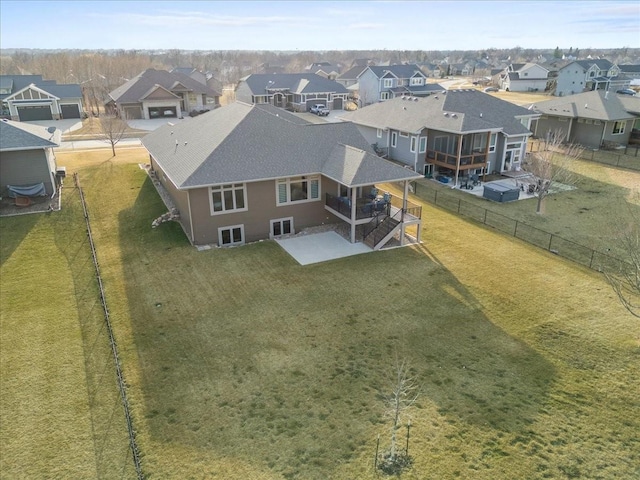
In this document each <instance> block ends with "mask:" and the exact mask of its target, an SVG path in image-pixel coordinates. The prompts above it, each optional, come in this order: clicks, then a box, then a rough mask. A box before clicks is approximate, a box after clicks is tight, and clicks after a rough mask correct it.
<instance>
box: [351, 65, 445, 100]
mask: <svg viewBox="0 0 640 480" xmlns="http://www.w3.org/2000/svg"><path fill="white" fill-rule="evenodd" d="M357 79H358V84H359V97H360V105H361V106H365V105H371V104H372V103H377V102H383V101H385V100H389V99H391V98H396V97H401V96H403V95H412V96H414V97H424V96H427V95H431V94H432V93H434V92H441V91H442V90H443V88H442V86H441V85H439V84H437V83H427V76H426V75H425V74H424V73H423V72H422V70H420V67H418V65H416V64H409V65H404V64H403V65H388V66H369V67H367V68H366V69H365V70H364V71H363V72H362V73H361V74H360V75H358V77H357Z"/></svg>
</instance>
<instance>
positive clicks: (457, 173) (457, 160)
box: [453, 134, 462, 188]
mask: <svg viewBox="0 0 640 480" xmlns="http://www.w3.org/2000/svg"><path fill="white" fill-rule="evenodd" d="M461 155H462V134H461V135H460V138H459V142H458V157H457V158H456V181H455V182H454V183H453V186H454V188H455V187H457V186H458V175H459V173H460V156H461Z"/></svg>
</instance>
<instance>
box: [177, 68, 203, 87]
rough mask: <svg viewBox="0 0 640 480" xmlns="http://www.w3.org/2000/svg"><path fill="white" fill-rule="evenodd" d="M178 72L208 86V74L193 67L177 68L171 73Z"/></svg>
mask: <svg viewBox="0 0 640 480" xmlns="http://www.w3.org/2000/svg"><path fill="white" fill-rule="evenodd" d="M173 72H178V73H182V74H183V75H186V76H187V77H190V78H193V79H194V80H195V81H196V82H199V83H201V84H203V85H207V76H206V74H204V73H202V72H201V71H199V70H198V69H197V68H193V67H177V68H174V69H173V70H171V72H170V73H173Z"/></svg>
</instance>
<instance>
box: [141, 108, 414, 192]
mask: <svg viewBox="0 0 640 480" xmlns="http://www.w3.org/2000/svg"><path fill="white" fill-rule="evenodd" d="M142 143H143V145H144V146H145V148H147V150H148V151H149V153H150V154H151V155H152V156H153V158H154V159H155V161H156V162H157V163H158V165H159V166H160V167H161V168H162V170H163V171H164V172H165V174H166V175H167V176H168V177H169V178H170V179H171V181H172V182H173V183H174V184H175V185H176V186H177V187H178V188H180V189H189V188H199V187H204V186H208V185H217V184H221V183H234V182H251V181H259V180H265V179H276V178H283V177H289V176H298V175H309V174H315V173H320V174H323V175H326V176H328V177H330V178H333V179H334V180H336V181H338V182H340V183H343V184H344V185H348V186H359V185H367V184H371V183H376V182H386V181H399V180H406V179H413V178H419V177H420V175H418V174H416V173H414V172H412V171H409V170H407V169H405V168H403V167H399V166H397V165H395V164H393V163H391V162H388V161H386V160H383V159H381V158H379V157H378V156H377V155H375V154H374V153H373V151H372V149H371V146H370V145H369V144H368V143H367V141H366V140H365V139H364V137H362V135H361V134H360V133H359V132H358V130H357V128H356V126H355V125H353V124H348V123H324V124H310V123H309V122H307V121H305V120H302V119H301V118H300V117H298V116H295V115H292V114H290V113H288V112H286V111H284V110H282V109H280V108H276V107H273V106H272V105H248V104H244V103H240V102H236V103H233V104H230V105H227V106H225V107H222V108H218V109H216V110H213V111H211V112H209V113H207V114H206V115H200V116H198V117H196V118H194V119H193V120H191V121H189V122H184V123H180V124H178V125H171V124H167V125H164V126H163V127H160V128H159V129H157V130H155V131H153V132H151V133H149V134H148V135H146V136H145V137H144V138H143V139H142Z"/></svg>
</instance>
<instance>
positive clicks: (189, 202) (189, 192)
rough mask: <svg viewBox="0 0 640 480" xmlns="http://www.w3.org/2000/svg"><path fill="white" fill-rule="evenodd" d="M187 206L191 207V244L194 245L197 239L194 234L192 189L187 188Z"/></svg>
mask: <svg viewBox="0 0 640 480" xmlns="http://www.w3.org/2000/svg"><path fill="white" fill-rule="evenodd" d="M187 207H188V208H189V229H190V230H191V245H194V244H195V241H196V239H195V237H194V236H193V217H192V215H191V190H187Z"/></svg>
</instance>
